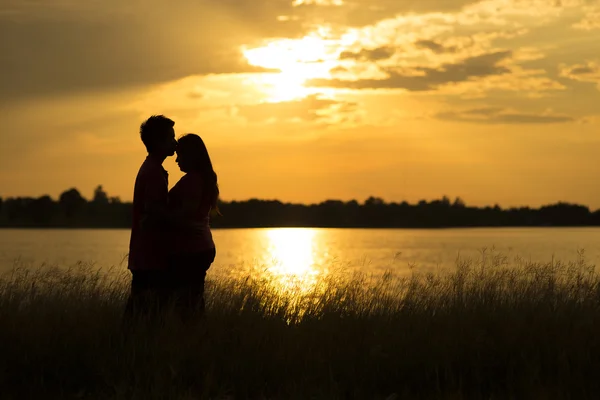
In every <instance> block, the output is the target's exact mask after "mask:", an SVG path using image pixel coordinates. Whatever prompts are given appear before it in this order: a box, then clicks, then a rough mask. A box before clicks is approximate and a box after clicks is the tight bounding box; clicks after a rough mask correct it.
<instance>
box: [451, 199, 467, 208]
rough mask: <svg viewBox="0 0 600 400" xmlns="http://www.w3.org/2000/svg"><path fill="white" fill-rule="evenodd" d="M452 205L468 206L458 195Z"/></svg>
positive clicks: (458, 206)
mask: <svg viewBox="0 0 600 400" xmlns="http://www.w3.org/2000/svg"><path fill="white" fill-rule="evenodd" d="M452 206H453V207H456V208H465V207H466V205H465V202H464V200H463V199H461V198H460V197H457V198H455V199H454V203H452Z"/></svg>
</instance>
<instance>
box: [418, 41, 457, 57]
mask: <svg viewBox="0 0 600 400" xmlns="http://www.w3.org/2000/svg"><path fill="white" fill-rule="evenodd" d="M415 45H416V46H417V47H418V48H422V49H428V50H431V51H432V52H434V53H437V54H442V53H454V52H456V51H457V49H458V48H457V47H456V46H449V47H446V46H444V45H442V44H440V43H438V42H436V41H435V40H418V41H417V42H416V43H415Z"/></svg>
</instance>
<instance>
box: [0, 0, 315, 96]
mask: <svg viewBox="0 0 600 400" xmlns="http://www.w3.org/2000/svg"><path fill="white" fill-rule="evenodd" d="M1 1H2V0H0V2H1ZM289 3H290V2H288V1H283V0H272V1H268V2H267V1H253V2H250V1H242V0H235V1H233V0H219V1H216V0H198V1H191V0H184V1H182V2H181V3H179V2H178V3H177V7H174V6H172V7H169V6H168V5H167V3H166V2H164V1H159V0H151V1H148V2H147V3H146V7H145V8H144V9H143V11H144V12H143V13H140V14H135V13H131V12H128V11H127V10H125V9H123V10H121V9H120V7H121V3H118V4H117V3H115V4H112V2H111V1H110V0H107V3H106V5H105V7H106V8H107V9H110V8H111V7H114V12H112V13H107V12H106V11H103V12H104V14H102V15H99V16H97V17H96V18H92V15H93V13H94V12H99V11H98V10H94V9H93V8H92V7H91V6H90V7H89V9H84V8H83V6H82V7H80V8H78V9H77V12H76V13H75V12H74V11H72V10H71V11H69V10H70V8H69V7H67V6H65V7H64V9H63V8H61V9H53V10H52V13H49V14H48V15H45V14H43V13H42V14H39V11H40V10H38V8H36V7H37V6H31V7H27V8H23V9H22V10H20V11H19V13H18V15H19V18H8V17H4V18H3V17H0V37H2V40H1V41H0V53H1V54H2V59H3V62H2V74H1V75H0V87H1V88H2V90H1V91H0V102H5V101H12V100H15V99H18V98H22V97H35V96H53V95H58V94H62V93H69V92H77V91H81V92H85V91H89V90H96V89H113V88H123V87H131V86H136V85H145V84H151V83H158V82H165V81H169V80H174V79H178V78H182V77H185V76H189V75H194V74H221V73H242V72H257V71H264V70H263V69H261V68H256V67H253V66H250V65H248V63H247V62H246V60H244V59H243V56H242V54H241V52H240V50H239V49H240V47H241V46H242V45H244V44H252V43H259V42H260V41H262V40H263V39H265V38H268V37H295V36H298V35H300V34H302V33H304V32H305V30H306V29H307V28H305V27H303V26H302V23H301V22H295V21H279V20H278V19H277V16H278V15H280V14H281V13H285V12H288V11H289V12H291V11H293V7H292V6H291V4H289ZM15 4H16V3H15ZM65 4H67V2H65ZM90 4H91V3H90ZM123 7H125V6H124V5H123ZM0 8H1V3H0ZM140 9H141V8H140ZM43 11H47V10H46V9H45V8H44V9H43ZM84 16H86V17H85V18H84Z"/></svg>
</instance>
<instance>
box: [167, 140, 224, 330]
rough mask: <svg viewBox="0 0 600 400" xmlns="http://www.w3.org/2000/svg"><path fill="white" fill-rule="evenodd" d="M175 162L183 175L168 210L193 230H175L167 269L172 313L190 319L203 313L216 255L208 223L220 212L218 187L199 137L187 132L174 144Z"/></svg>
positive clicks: (175, 187) (170, 199)
mask: <svg viewBox="0 0 600 400" xmlns="http://www.w3.org/2000/svg"><path fill="white" fill-rule="evenodd" d="M176 162H177V164H178V165H179V169H181V171H182V172H185V175H184V176H183V177H182V178H181V179H180V180H179V182H177V183H176V184H175V186H173V188H172V189H171V190H170V191H169V203H168V204H169V209H170V211H171V212H172V215H174V216H175V217H176V219H178V220H180V221H182V222H185V223H187V224H189V223H192V224H193V225H195V226H196V229H194V230H189V229H187V230H178V229H175V230H174V232H173V234H172V235H171V236H170V243H169V245H170V246H169V247H170V263H169V269H170V272H171V274H170V275H171V279H172V285H173V295H174V303H175V304H174V306H175V310H176V312H178V313H180V315H181V316H182V317H183V318H185V319H189V318H190V317H191V316H192V315H194V314H200V315H203V314H204V307H205V306H204V281H205V278H206V272H207V270H208V269H209V268H210V266H211V264H212V263H213V261H214V259H215V255H216V249H215V243H214V242H213V238H212V233H211V231H210V225H209V220H210V214H211V212H215V213H217V214H218V213H219V210H218V206H217V201H218V199H219V186H218V183H217V174H216V173H215V171H214V169H213V166H212V162H211V160H210V156H209V155H208V150H207V149H206V145H205V144H204V141H203V140H202V139H201V138H200V136H198V135H195V134H191V133H190V134H186V135H184V136H182V137H181V138H180V139H179V140H178V141H177V159H176Z"/></svg>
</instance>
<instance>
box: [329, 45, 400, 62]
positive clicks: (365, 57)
mask: <svg viewBox="0 0 600 400" xmlns="http://www.w3.org/2000/svg"><path fill="white" fill-rule="evenodd" d="M394 52H395V50H394V49H393V48H391V47H377V48H375V49H362V50H360V51H358V52H356V53H355V52H352V51H344V52H342V53H341V54H340V60H361V61H377V60H385V59H388V58H390V57H391V56H392V55H394Z"/></svg>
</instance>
